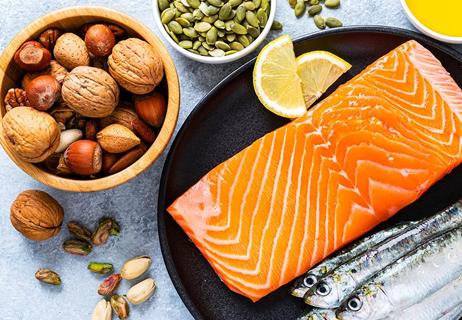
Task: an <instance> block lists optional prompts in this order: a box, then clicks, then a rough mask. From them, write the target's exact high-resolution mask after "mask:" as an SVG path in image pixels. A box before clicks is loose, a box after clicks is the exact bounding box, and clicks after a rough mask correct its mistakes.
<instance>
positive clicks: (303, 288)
mask: <svg viewBox="0 0 462 320" xmlns="http://www.w3.org/2000/svg"><path fill="white" fill-rule="evenodd" d="M410 224H415V222H405V223H401V224H399V225H397V226H394V227H391V228H388V229H385V230H383V231H380V232H376V233H373V234H371V235H369V236H367V237H365V238H363V239H361V240H359V241H357V242H356V243H354V244H352V245H349V246H347V247H346V248H345V249H342V250H341V251H339V253H337V254H335V255H334V256H332V257H331V258H327V259H326V260H324V261H323V262H321V263H320V264H318V265H317V266H316V267H314V268H312V269H311V270H309V271H308V272H307V273H305V274H304V275H303V276H301V277H299V278H298V279H297V280H295V284H294V285H293V287H292V289H291V292H290V293H291V294H292V295H293V296H294V297H297V298H303V296H304V295H305V293H306V292H307V291H308V290H309V289H310V288H311V287H312V286H314V285H315V284H316V283H317V282H318V281H319V279H321V277H323V276H324V275H325V274H327V273H329V272H330V271H332V270H333V269H335V268H336V267H338V266H339V265H341V264H342V263H344V262H346V261H348V260H350V259H352V258H354V257H356V256H357V255H359V254H362V253H364V252H366V251H367V250H368V249H369V248H371V247H372V246H375V245H376V244H378V243H380V242H382V241H384V240H386V239H388V238H390V237H393V236H396V235H398V234H400V233H401V232H403V231H404V230H405V229H406V228H407V227H408V226H409V225H410Z"/></svg>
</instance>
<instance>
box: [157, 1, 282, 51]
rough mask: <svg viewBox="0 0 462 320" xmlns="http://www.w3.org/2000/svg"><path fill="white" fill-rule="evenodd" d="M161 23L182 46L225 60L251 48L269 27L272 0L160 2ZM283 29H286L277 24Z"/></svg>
mask: <svg viewBox="0 0 462 320" xmlns="http://www.w3.org/2000/svg"><path fill="white" fill-rule="evenodd" d="M158 3H159V9H160V12H161V16H160V17H161V21H162V23H163V25H164V28H165V30H166V31H167V33H168V34H169V35H170V37H171V38H172V39H173V40H174V41H175V42H176V43H178V44H179V46H180V47H182V48H184V49H186V50H188V51H190V52H192V53H195V54H200V55H202V56H212V57H223V56H225V55H230V54H233V53H236V52H238V51H240V50H242V49H244V48H245V47H247V46H249V45H250V44H251V43H252V42H253V41H254V40H255V39H256V38H257V37H258V36H259V35H260V32H261V31H262V30H263V28H264V27H265V25H266V23H267V21H268V16H269V13H270V8H271V6H270V0H251V1H243V0H229V1H226V0H206V1H200V0H159V1H158ZM277 27H279V29H280V28H281V27H282V26H279V25H277V26H276V29H277Z"/></svg>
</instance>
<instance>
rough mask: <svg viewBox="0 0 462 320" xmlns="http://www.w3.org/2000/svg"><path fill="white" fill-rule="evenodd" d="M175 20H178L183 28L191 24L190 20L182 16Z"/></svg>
mask: <svg viewBox="0 0 462 320" xmlns="http://www.w3.org/2000/svg"><path fill="white" fill-rule="evenodd" d="M175 21H176V22H178V23H179V24H180V26H182V27H183V28H187V27H189V26H191V22H189V21H188V20H186V19H185V18H182V17H179V18H176V19H175Z"/></svg>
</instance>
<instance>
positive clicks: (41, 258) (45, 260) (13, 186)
mask: <svg viewBox="0 0 462 320" xmlns="http://www.w3.org/2000/svg"><path fill="white" fill-rule="evenodd" d="M74 5H103V6H107V7H110V8H113V9H117V10H120V11H123V12H126V13H128V14H130V15H131V16H133V17H135V18H136V19H138V20H139V21H141V22H143V23H145V24H146V25H147V26H148V27H150V28H151V29H152V30H153V31H154V32H155V33H159V32H158V30H157V29H156V27H155V25H154V21H153V17H152V15H153V14H152V3H151V1H150V0H128V1H127V0H106V1H105V0H92V1H78V0H61V1H56V0H47V1H43V0H38V1H17V0H0V8H1V10H2V14H1V15H0V25H1V26H2V27H1V33H0V48H1V49H3V48H4V47H5V46H6V45H7V44H8V42H9V40H10V39H11V38H12V37H13V36H14V34H15V33H16V32H17V31H18V30H20V29H21V28H23V27H24V26H25V25H26V24H28V23H29V22H31V21H32V20H34V19H37V18H39V17H40V16H42V15H44V14H46V13H48V12H50V11H52V10H55V9H59V8H64V7H68V6H74ZM335 15H336V16H337V17H339V18H341V19H342V20H343V21H344V23H345V25H366V24H367V25H390V26H397V27H404V28H409V29H412V27H411V25H410V24H409V22H408V21H407V19H406V17H405V15H404V13H403V11H402V10H401V6H400V1H399V0H382V1H370V0H343V2H342V8H341V10H338V11H336V12H335ZM276 19H277V20H279V21H281V22H283V24H284V30H283V31H282V32H278V33H275V32H272V33H270V35H269V37H268V40H269V39H272V38H275V37H277V36H278V35H280V34H282V33H288V34H290V35H292V36H293V37H297V36H302V35H305V34H307V33H311V32H315V31H316V29H315V27H314V25H313V22H312V20H311V19H308V18H307V17H303V18H300V19H296V18H295V17H294V15H293V13H292V12H291V10H290V8H289V6H288V4H287V2H286V1H285V0H279V3H278V6H277V13H276ZM456 48H457V49H459V50H461V51H462V47H461V46H458V47H456ZM168 49H169V50H170V52H171V53H172V56H173V59H174V60H175V63H176V66H177V70H178V73H179V76H180V82H181V101H182V102H181V111H180V117H179V121H178V126H177V130H178V128H179V127H180V126H181V124H182V123H183V121H184V120H185V118H186V117H187V116H188V115H189V113H190V112H191V110H192V109H193V108H194V106H195V105H196V103H197V102H199V100H200V99H201V98H202V97H203V96H204V95H205V94H206V93H207V92H208V91H209V90H210V89H212V88H213V87H214V86H215V85H216V84H217V83H218V82H219V81H220V80H222V79H223V78H224V77H226V75H228V74H229V73H230V72H231V71H233V70H234V69H235V68H236V67H238V66H239V65H241V64H242V63H244V62H245V61H247V60H248V59H250V58H251V56H249V57H246V58H244V59H242V60H240V61H238V62H235V63H231V64H227V65H221V66H211V65H205V64H200V63H197V62H194V61H191V60H188V59H187V58H184V57H183V56H181V55H180V54H178V53H176V52H175V51H174V50H173V49H172V48H171V47H168ZM255 54H256V53H254V55H255ZM252 57H253V55H252ZM164 160H165V154H164V156H162V157H161V158H160V159H159V160H158V161H157V162H156V163H155V164H154V165H153V166H152V167H151V168H150V169H149V170H147V171H146V172H145V173H144V174H142V175H141V176H139V177H138V178H136V179H135V180H133V181H131V182H129V183H127V184H125V185H123V186H121V187H118V188H116V189H113V190H109V191H105V192H98V193H92V194H88V193H86V194H84V193H67V192H62V191H58V190H54V189H50V188H48V187H46V186H44V185H42V184H40V183H38V182H37V181H35V180H33V179H31V178H30V177H29V176H28V175H26V174H25V173H24V172H22V171H21V170H20V169H19V168H17V167H16V165H15V164H14V163H13V162H12V161H11V160H10V159H9V158H8V156H7V155H6V154H5V153H4V151H3V150H1V151H0V195H1V202H0V214H1V215H0V285H1V289H0V301H1V303H0V319H3V320H31V319H35V320H39V319H40V320H46V319H47V320H54V319H77V320H80V319H90V315H91V312H92V310H93V307H94V305H95V304H96V302H97V301H98V300H99V297H98V295H97V294H96V288H97V286H98V285H99V283H100V281H101V277H98V276H95V275H93V274H91V273H89V272H88V271H87V270H86V265H87V263H88V261H90V260H93V261H108V262H113V263H114V265H115V267H116V268H120V266H121V264H122V263H123V261H124V260H125V259H127V258H130V257H132V256H134V255H139V254H147V255H150V256H152V258H153V266H152V268H151V271H150V273H151V276H152V277H153V278H154V279H155V280H156V282H157V285H158V290H157V291H156V293H155V295H154V297H153V298H152V299H150V300H149V302H147V303H145V304H143V305H141V306H137V307H133V308H132V316H131V317H130V319H172V320H174V319H182V320H183V319H191V316H190V314H189V312H188V311H187V309H186V308H185V307H184V305H183V303H182V302H181V300H180V298H179V297H178V295H177V293H176V291H175V289H174V287H173V285H172V283H171V281H170V279H169V277H168V274H167V270H166V268H165V265H164V263H163V260H162V256H161V252H160V247H159V240H158V235H157V223H156V221H157V220H156V210H157V208H156V207H157V205H156V202H157V192H158V184H159V180H160V176H161V172H162V166H163V163H164ZM31 188H34V189H35V188H36V189H41V190H45V191H47V192H49V193H50V194H52V195H53V196H54V197H55V198H56V199H58V200H59V201H60V202H61V204H62V205H63V207H64V208H65V222H67V221H69V220H73V219H75V220H79V221H82V222H83V223H85V224H87V225H89V226H93V225H94V224H95V223H96V221H97V220H98V218H99V217H100V216H102V215H112V216H114V217H116V218H117V219H118V220H119V221H120V222H121V225H122V228H123V232H122V235H121V236H120V237H119V238H114V239H111V240H110V241H109V243H108V244H107V245H105V246H104V247H102V248H97V249H96V250H95V252H93V253H92V254H91V255H90V256H89V257H88V258H81V257H76V256H72V255H67V254H64V253H63V252H62V250H61V243H62V241H63V240H64V239H65V238H67V237H68V236H69V234H68V232H67V230H64V231H62V232H61V234H60V235H59V236H57V237H55V238H53V239H51V240H49V241H45V242H41V243H38V242H33V241H29V240H27V239H25V238H24V237H22V236H21V235H20V234H19V233H17V232H16V231H15V230H14V229H13V228H12V227H11V225H10V222H9V207H10V204H11V202H12V201H13V200H14V198H15V197H16V195H17V194H18V193H19V192H21V191H23V190H25V189H31ZM40 267H49V268H52V269H54V270H56V271H58V272H59V273H60V274H61V276H62V279H63V283H64V284H63V285H62V286H61V287H60V288H50V287H49V286H46V285H42V284H40V283H38V282H37V281H36V280H35V278H34V276H33V275H34V273H35V271H36V270H37V269H38V268H40ZM127 288H128V284H127V283H124V285H123V286H122V290H120V291H122V292H123V291H125V289H127Z"/></svg>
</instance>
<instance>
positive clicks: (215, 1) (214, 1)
mask: <svg viewBox="0 0 462 320" xmlns="http://www.w3.org/2000/svg"><path fill="white" fill-rule="evenodd" d="M207 2H208V3H210V4H211V5H212V6H215V7H221V6H223V4H224V3H223V1H221V0H207Z"/></svg>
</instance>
